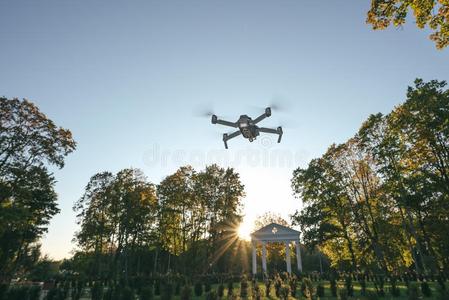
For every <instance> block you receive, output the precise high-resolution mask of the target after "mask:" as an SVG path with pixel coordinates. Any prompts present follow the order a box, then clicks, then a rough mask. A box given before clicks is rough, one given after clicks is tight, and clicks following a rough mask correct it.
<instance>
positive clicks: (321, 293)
mask: <svg viewBox="0 0 449 300" xmlns="http://www.w3.org/2000/svg"><path fill="white" fill-rule="evenodd" d="M316 295H317V296H318V297H324V286H323V283H322V282H321V281H320V282H319V283H318V285H317V287H316Z"/></svg>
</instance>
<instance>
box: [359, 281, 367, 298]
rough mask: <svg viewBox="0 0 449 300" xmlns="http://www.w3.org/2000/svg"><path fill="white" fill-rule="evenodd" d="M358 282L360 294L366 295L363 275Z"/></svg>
mask: <svg viewBox="0 0 449 300" xmlns="http://www.w3.org/2000/svg"><path fill="white" fill-rule="evenodd" d="M359 283H360V294H361V295H362V296H365V295H366V280H365V278H364V277H363V278H361V279H360V280H359Z"/></svg>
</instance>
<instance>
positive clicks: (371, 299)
mask: <svg viewBox="0 0 449 300" xmlns="http://www.w3.org/2000/svg"><path fill="white" fill-rule="evenodd" d="M365 298H366V300H378V299H379V296H378V295H377V292H373V291H367V292H366V295H365Z"/></svg>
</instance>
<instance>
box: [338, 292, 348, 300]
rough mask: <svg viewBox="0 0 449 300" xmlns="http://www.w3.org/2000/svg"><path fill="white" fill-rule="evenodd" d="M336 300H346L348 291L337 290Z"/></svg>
mask: <svg viewBox="0 0 449 300" xmlns="http://www.w3.org/2000/svg"><path fill="white" fill-rule="evenodd" d="M338 299H340V300H347V299H348V290H347V289H339V290H338Z"/></svg>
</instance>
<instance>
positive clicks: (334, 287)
mask: <svg viewBox="0 0 449 300" xmlns="http://www.w3.org/2000/svg"><path fill="white" fill-rule="evenodd" d="M330 285H331V294H332V296H333V297H337V280H335V278H331V280H330Z"/></svg>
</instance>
